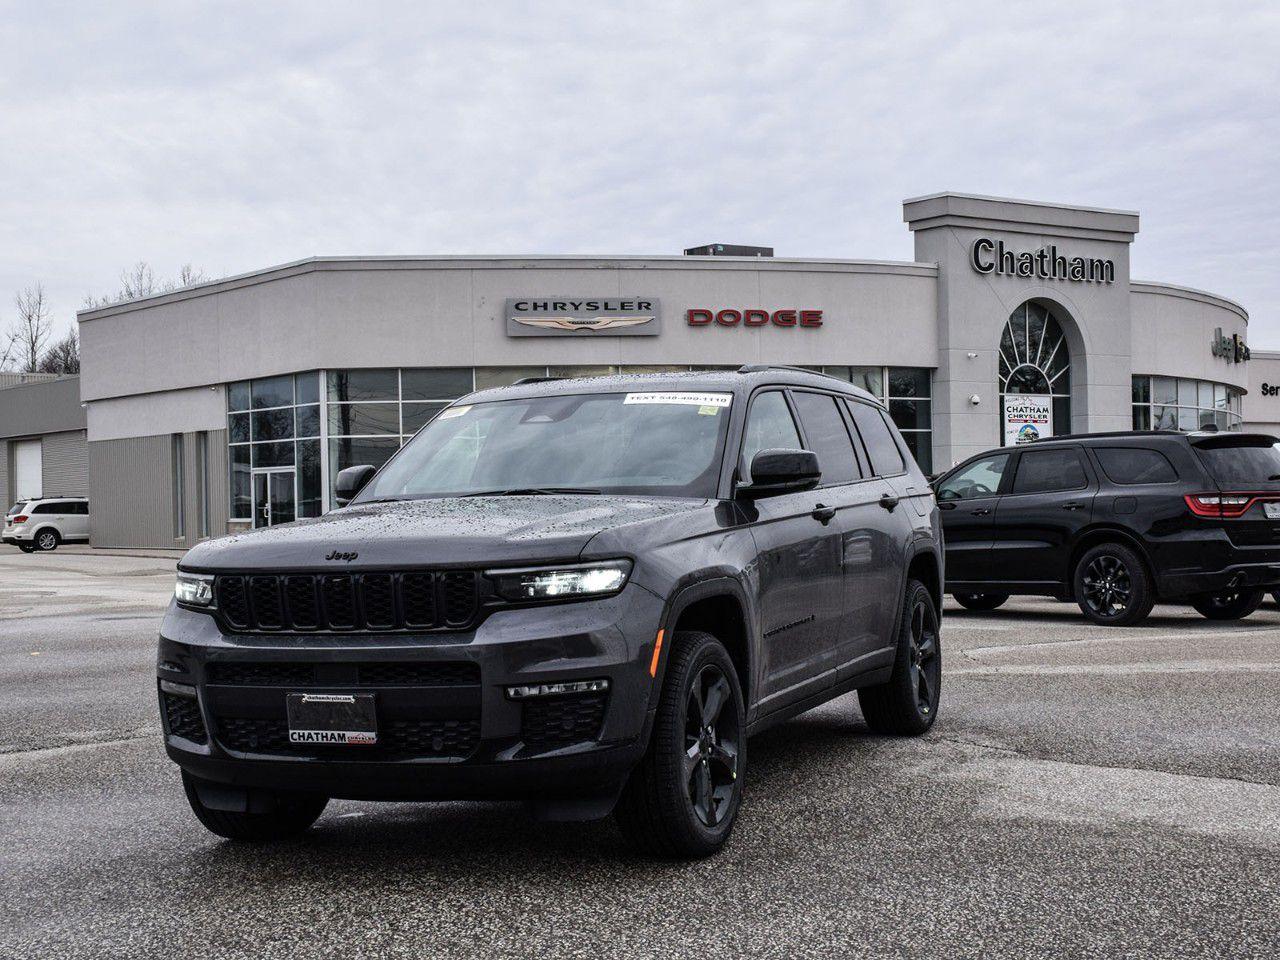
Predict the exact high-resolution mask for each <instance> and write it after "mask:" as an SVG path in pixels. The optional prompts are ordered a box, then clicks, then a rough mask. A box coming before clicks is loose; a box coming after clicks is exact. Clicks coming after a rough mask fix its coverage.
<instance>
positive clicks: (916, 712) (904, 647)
mask: <svg viewBox="0 0 1280 960" xmlns="http://www.w3.org/2000/svg"><path fill="white" fill-rule="evenodd" d="M941 696H942V639H941V635H940V633H939V629H938V611H937V607H936V606H935V605H934V602H933V595H932V594H931V593H930V592H929V589H928V588H927V587H926V586H925V585H924V584H923V583H921V582H920V581H918V580H909V581H908V582H907V589H906V594H905V596H904V597H903V601H902V619H901V621H900V625H899V627H898V651H897V656H896V658H895V659H894V663H893V673H892V674H890V676H889V679H888V680H886V681H885V682H884V683H881V684H877V685H876V686H874V687H862V688H861V689H860V690H858V705H859V706H860V707H861V708H862V718H863V719H864V720H866V721H867V726H869V727H870V728H871V729H872V730H873V731H874V732H876V733H884V734H893V735H896V736H913V737H918V736H920V734H922V733H925V732H926V731H928V729H929V728H930V727H931V726H933V722H934V720H935V719H936V718H937V716H938V703H939V701H940V699H941Z"/></svg>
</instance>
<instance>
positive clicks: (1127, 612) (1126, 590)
mask: <svg viewBox="0 0 1280 960" xmlns="http://www.w3.org/2000/svg"><path fill="white" fill-rule="evenodd" d="M1072 580H1073V585H1074V587H1075V589H1074V594H1075V598H1076V602H1077V603H1078V604H1079V605H1080V612H1081V613H1083V614H1084V615H1085V616H1086V617H1087V618H1088V619H1089V620H1091V621H1092V622H1094V623H1097V624H1103V625H1106V626H1116V627H1131V626H1134V625H1136V624H1138V623H1141V622H1142V621H1143V620H1145V619H1146V618H1147V616H1148V615H1149V614H1150V613H1151V608H1152V607H1153V606H1155V602H1156V594H1155V590H1154V588H1153V586H1152V581H1151V576H1150V574H1149V573H1147V567H1146V564H1144V563H1143V561H1142V558H1141V557H1139V556H1138V554H1137V553H1135V552H1134V551H1133V550H1132V549H1131V548H1130V547H1128V546H1126V545H1125V544H1122V543H1101V544H1098V546H1096V547H1092V548H1090V549H1089V550H1086V551H1085V552H1084V555H1083V556H1081V557H1080V559H1079V561H1077V563H1076V568H1075V574H1074V576H1073V577H1072Z"/></svg>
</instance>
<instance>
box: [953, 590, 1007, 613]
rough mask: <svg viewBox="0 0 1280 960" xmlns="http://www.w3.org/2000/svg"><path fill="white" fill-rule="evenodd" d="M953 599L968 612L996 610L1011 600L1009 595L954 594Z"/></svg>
mask: <svg viewBox="0 0 1280 960" xmlns="http://www.w3.org/2000/svg"><path fill="white" fill-rule="evenodd" d="M951 597H952V599H954V600H955V602H956V603H958V604H960V606H962V607H964V608H965V609H966V610H994V609H995V608H996V607H999V606H1002V605H1003V604H1004V602H1005V601H1006V600H1008V599H1009V595H1008V594H1007V593H953V594H952V595H951Z"/></svg>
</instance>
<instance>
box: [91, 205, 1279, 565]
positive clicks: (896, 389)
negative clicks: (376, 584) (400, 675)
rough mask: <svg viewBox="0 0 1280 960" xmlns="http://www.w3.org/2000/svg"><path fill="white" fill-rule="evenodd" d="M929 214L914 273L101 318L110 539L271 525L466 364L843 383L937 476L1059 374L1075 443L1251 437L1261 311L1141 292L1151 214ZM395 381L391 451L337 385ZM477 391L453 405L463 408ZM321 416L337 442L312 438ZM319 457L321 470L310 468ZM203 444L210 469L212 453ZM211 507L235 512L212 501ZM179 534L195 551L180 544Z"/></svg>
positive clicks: (98, 419) (179, 302) (571, 264)
mask: <svg viewBox="0 0 1280 960" xmlns="http://www.w3.org/2000/svg"><path fill="white" fill-rule="evenodd" d="M903 217H904V220H905V221H906V223H907V225H908V228H909V229H910V230H911V231H912V232H913V235H914V240H915V261H914V262H907V263H902V262H882V261H850V260H827V259H804V260H799V259H785V258H739V257H711V256H706V257H702V256H699V257H680V256H658V257H603V258H602V257H488V258H486V257H420V258H419V257H369V258H354V257H353V258H319V259H312V260H306V261H301V262H298V263H293V264H287V265H284V266H280V267H273V268H270V269H266V270H262V271H258V272H254V273H251V274H245V275H242V276H238V277H230V278H227V279H224V280H220V281H216V282H213V283H207V284H202V285H200V286H198V287H194V288H189V289H185V290H179V291H175V292H172V293H168V294H164V295H161V296H157V297H151V298H148V299H146V300H142V301H135V302H131V303H125V304H120V305H117V306H112V307H106V308H101V309H96V310H90V311H86V312H84V313H82V314H80V318H79V319H80V332H81V340H82V356H83V373H82V378H81V385H80V394H81V400H82V401H83V402H84V403H85V405H86V413H87V425H88V438H89V443H90V447H91V449H92V450H93V451H94V452H93V456H92V469H91V484H92V486H93V487H94V489H95V491H98V490H101V491H102V492H103V493H104V494H109V495H110V496H111V497H112V498H113V499H120V498H125V499H130V498H131V499H132V500H136V501H137V503H132V502H131V503H129V504H125V505H123V508H122V509H121V510H119V511H117V512H116V513H115V516H117V517H130V518H132V519H131V520H130V522H128V523H124V522H120V523H115V521H113V524H114V526H113V529H112V530H111V531H107V530H106V529H105V528H103V530H102V537H103V538H105V539H109V540H110V541H111V542H112V543H113V544H115V545H124V541H126V540H129V541H131V542H130V543H128V544H127V545H136V546H184V545H187V544H189V543H191V542H193V541H194V539H199V537H200V536H202V535H206V534H204V533H202V532H201V531H202V530H204V527H203V526H202V524H203V522H204V520H205V519H206V518H207V520H208V526H209V531H208V532H209V533H212V534H216V533H219V532H222V531H223V530H225V529H227V526H228V524H230V525H231V527H232V528H234V527H235V526H236V525H237V522H239V523H249V522H257V521H258V520H259V519H260V517H259V514H258V511H257V495H256V493H254V492H252V491H251V492H250V493H249V494H248V495H247V496H248V501H247V502H249V503H250V504H251V505H252V508H253V509H252V510H250V508H248V507H246V506H245V503H246V499H245V498H246V494H245V493H244V490H243V485H244V484H245V483H246V482H249V480H252V482H253V484H255V485H256V484H257V480H258V479H261V478H257V477H256V475H257V474H258V473H259V472H260V471H265V470H270V471H275V472H276V473H280V472H282V471H287V470H290V469H292V470H294V471H295V472H296V474H297V477H298V478H297V479H295V480H294V483H295V489H296V491H297V497H298V502H299V503H301V502H302V501H303V500H304V499H307V494H306V493H305V492H304V490H303V487H302V484H303V483H304V481H303V480H302V479H300V478H301V477H302V475H303V473H304V472H306V471H310V474H317V473H318V475H319V476H320V477H322V478H323V481H322V482H323V483H328V482H329V481H331V478H332V476H333V474H334V473H335V472H336V470H337V469H338V468H339V467H341V466H342V465H344V464H345V463H346V460H345V459H344V458H350V457H352V456H358V455H362V453H361V451H368V450H373V449H374V448H377V449H378V450H381V451H382V453H380V454H379V456H383V457H385V456H386V455H389V452H390V451H393V450H394V448H395V446H396V445H397V444H398V443H399V442H400V440H401V438H402V437H403V436H407V435H408V434H410V433H412V430H413V429H416V425H417V423H419V422H421V419H420V415H419V413H414V414H413V417H411V412H412V411H411V408H415V407H421V408H425V407H428V406H430V405H431V404H430V403H426V404H424V403H419V402H417V400H420V399H421V397H420V396H418V397H413V396H410V392H409V388H408V376H409V374H410V373H413V374H415V375H417V374H418V373H421V372H422V371H431V370H435V371H442V370H443V371H446V372H449V371H451V372H452V373H451V376H452V377H453V381H454V382H458V383H463V384H464V387H465V386H466V384H474V385H477V386H480V385H484V384H486V383H491V382H501V379H502V377H503V376H509V377H510V378H514V377H515V376H516V375H518V374H527V373H529V372H533V373H552V374H554V373H558V372H563V371H566V370H567V371H568V372H570V373H573V372H581V373H589V372H592V371H597V370H605V369H616V368H619V367H621V368H624V369H626V368H631V369H644V368H647V367H671V366H719V365H737V364H743V363H777V364H793V365H802V366H816V367H822V368H825V369H827V370H828V372H833V373H835V374H836V375H839V376H845V377H849V378H853V379H855V382H863V381H865V382H867V383H873V384H880V390H881V395H882V396H883V397H885V399H886V400H887V402H888V403H889V405H890V407H891V409H892V410H893V412H894V415H895V419H897V420H898V421H899V424H900V426H903V427H904V428H906V429H909V430H910V431H912V435H911V437H910V440H911V442H912V443H913V449H914V450H916V451H917V452H918V454H917V455H918V456H919V457H920V458H921V460H922V464H924V463H925V462H926V461H927V462H928V464H927V465H928V467H929V468H930V469H933V470H940V469H943V468H945V467H947V466H949V465H950V464H951V463H953V462H955V461H957V460H959V459H962V458H964V457H967V456H969V455H971V454H973V453H976V452H979V451H981V450H985V449H988V448H990V447H993V446H998V445H1000V443H1001V442H1003V440H1004V435H1005V430H1004V418H1003V415H1002V395H1003V394H1005V393H1006V391H1008V393H1009V395H1015V394H1019V395H1020V394H1022V393H1028V392H1033V391H1034V390H1035V387H1034V386H1032V387H1028V384H1034V383H1037V382H1041V381H1038V380H1036V378H1037V377H1041V378H1042V382H1043V383H1044V393H1045V396H1046V402H1048V400H1049V398H1052V410H1053V412H1054V416H1055V418H1056V422H1054V423H1053V426H1052V432H1053V433H1058V434H1060V433H1064V432H1068V431H1073V432H1083V431H1097V430H1111V429H1129V428H1130V427H1131V426H1133V425H1135V424H1138V423H1140V422H1142V423H1147V422H1150V424H1151V425H1152V426H1161V425H1165V426H1167V425H1169V424H1170V423H1172V424H1175V425H1186V424H1198V423H1199V424H1203V423H1213V422H1214V418H1215V416H1216V417H1217V422H1218V423H1219V424H1220V425H1222V426H1223V427H1230V428H1234V427H1236V426H1238V425H1239V421H1240V413H1239V405H1240V397H1241V395H1244V394H1246V393H1249V400H1247V401H1246V402H1248V403H1250V404H1252V402H1253V400H1252V398H1253V393H1252V392H1250V391H1256V387H1255V386H1253V385H1251V383H1250V368H1251V366H1253V365H1258V360H1257V359H1255V360H1254V361H1253V364H1250V363H1248V362H1240V361H1241V360H1242V359H1243V355H1242V354H1239V351H1238V350H1237V352H1236V354H1232V355H1228V354H1229V351H1226V350H1225V349H1222V345H1223V344H1224V343H1230V344H1240V345H1243V344H1245V343H1247V339H1248V337H1247V331H1248V316H1247V314H1246V312H1245V310H1244V309H1243V308H1242V307H1241V306H1239V305H1238V304H1235V303H1233V302H1232V301H1230V300H1228V299H1226V298H1223V297H1220V296H1217V295H1215V294H1210V293H1204V292H1201V291H1195V290H1189V289H1186V288H1183V287H1179V286H1174V285H1170V284H1160V283H1150V282H1143V281H1137V280H1133V279H1132V278H1131V277H1130V271H1129V249H1130V245H1131V244H1132V243H1133V242H1134V239H1135V236H1136V235H1137V233H1138V227H1139V223H1138V215H1137V214H1136V213H1134V212H1131V211H1116V210H1098V209H1093V208H1085V207H1075V206H1066V205H1058V204H1043V203H1034V202H1027V201H1013V200H1002V199H998V198H989V197H975V196H968V195H962V194H954V193H945V194H937V195H933V196H929V197H921V198H916V199H912V200H908V201H906V202H905V203H904V205H903ZM512 303H525V304H530V303H532V304H535V306H534V308H533V316H535V317H536V316H537V310H538V309H543V308H545V309H546V310H548V311H549V313H548V316H551V315H553V314H557V315H558V314H560V313H564V312H566V311H567V312H573V309H574V308H575V307H578V308H581V307H584V305H588V304H591V305H594V306H599V305H601V304H604V305H606V306H607V305H609V304H622V305H630V306H633V307H634V306H635V305H636V304H645V305H648V304H652V308H651V309H645V310H642V311H641V312H642V313H644V314H645V315H644V316H641V317H635V318H631V319H629V320H626V321H625V322H626V323H627V324H630V326H628V327H623V326H619V325H614V326H610V325H608V324H599V323H597V324H596V326H597V327H598V329H575V330H573V332H569V333H567V332H566V331H565V330H563V329H552V325H550V324H547V325H543V326H541V327H539V326H536V325H530V326H519V327H513V322H514V321H513V319H512V317H511V316H510V314H511V312H512V311H511V308H510V305H511V304H512ZM553 308H555V309H553ZM590 309H591V308H588V313H589V312H590ZM578 312H579V313H581V310H579V311H578ZM624 312H625V311H624ZM797 317H801V321H797ZM596 319H597V320H598V319H599V318H596ZM573 322H574V323H584V324H585V323H591V322H594V321H592V318H591V317H589V316H588V317H586V319H585V320H583V319H582V317H578V319H577V320H574V321H573ZM1024 327H1025V330H1024V329H1023V328H1024ZM624 330H625V332H624ZM1051 331H1052V332H1051ZM513 334H516V335H513ZM1010 353H1013V354H1015V356H1014V357H1012V358H1011V357H1010ZM1024 354H1025V355H1024ZM1048 354H1052V356H1047V355H1048ZM1042 368H1043V369H1042ZM380 370H381V371H388V372H394V373H396V378H397V379H396V380H395V383H396V384H397V386H396V387H395V394H394V396H391V395H388V396H386V397H382V398H375V400H377V399H380V400H384V401H385V403H384V404H383V406H384V407H385V408H386V411H390V412H389V413H388V414H387V416H389V417H391V424H390V426H388V425H387V424H386V423H385V422H384V423H383V424H382V425H379V426H376V427H361V428H359V429H360V430H368V431H371V432H373V433H383V434H386V437H385V442H384V441H383V440H381V439H380V438H379V437H378V436H354V437H346V434H350V433H353V432H358V431H357V428H355V427H350V426H347V427H340V425H339V420H338V418H337V414H338V412H339V410H340V408H341V409H343V410H347V408H350V410H348V412H351V411H354V412H355V413H356V414H361V413H373V412H374V407H376V406H377V404H376V403H374V405H373V406H371V407H369V408H358V407H357V406H356V405H355V404H352V403H348V402H347V401H348V400H349V399H350V398H349V397H347V396H346V395H345V394H343V395H342V396H341V397H340V396H339V395H338V394H336V393H334V392H333V391H334V390H335V389H336V388H335V386H334V384H335V379H334V378H335V376H336V377H338V378H339V379H340V380H343V382H344V383H345V382H346V381H345V380H344V379H343V378H346V377H347V376H348V374H349V373H350V372H352V371H380ZM286 374H289V375H292V374H297V375H299V377H298V379H297V380H296V387H290V389H291V390H295V391H296V393H292V394H290V397H291V398H292V397H296V400H294V399H289V400H288V401H287V402H288V404H296V408H295V407H293V406H290V407H288V410H287V412H284V408H281V407H279V406H278V405H277V406H276V407H275V408H274V409H276V410H277V411H281V416H283V417H285V418H286V419H287V420H288V422H289V424H290V426H289V429H290V430H292V429H293V427H292V424H293V423H294V420H293V418H294V416H295V414H296V417H297V424H298V426H297V430H298V432H297V433H296V434H294V433H290V434H289V435H288V436H287V437H286V438H285V439H284V440H283V441H281V440H280V438H279V436H278V435H275V436H272V437H271V438H269V439H272V440H273V441H274V442H275V444H276V447H280V448H281V449H283V447H282V443H283V444H288V443H294V444H295V445H296V447H295V448H294V452H292V453H289V454H288V457H287V458H286V457H284V456H283V455H282V454H280V452H279V451H278V450H276V451H270V452H271V453H272V458H271V459H268V458H266V457H265V456H264V457H263V458H259V452H260V450H259V447H258V441H259V440H260V439H261V438H260V437H259V436H258V432H257V431H258V426H257V417H258V414H257V413H256V410H257V408H258V407H259V406H262V405H263V404H259V403H258V401H257V399H256V397H255V398H254V399H253V400H252V401H250V400H248V399H246V400H245V401H244V404H245V406H244V407H243V409H244V413H239V412H238V410H240V409H241V408H240V407H237V406H236V402H237V401H235V400H234V399H233V394H235V395H239V393H243V395H244V396H245V397H246V398H247V397H249V396H250V394H249V390H250V384H251V383H252V384H258V383H262V384H267V383H268V382H271V383H275V384H276V386H278V385H279V382H281V381H279V378H280V377H281V376H282V375H286ZM459 376H461V379H459ZM268 378H276V380H275V381H269V380H268ZM468 378H469V379H468ZM857 378H863V380H858V379H857ZM1254 379H1256V378H1254ZM1273 380H1274V381H1280V377H1274V378H1273ZM389 382H390V381H389ZM317 384H318V386H317ZM229 385H238V386H235V388H234V389H232V387H231V386H229ZM464 387H458V388H456V389H454V391H453V393H450V394H448V395H443V396H439V397H435V396H433V397H431V398H429V399H430V400H431V401H447V400H448V399H449V397H450V396H452V395H454V394H456V393H457V390H460V389H464ZM304 388H305V389H304ZM466 388H469V387H466ZM343 389H345V387H344V388H343ZM326 391H328V392H327V393H326ZM304 392H305V393H306V394H307V395H306V397H304V396H303V394H304ZM317 392H318V394H319V396H318V398H317V397H316V393H317ZM1197 396H1198V397H1199V400H1198V401H1197V399H1196V398H1197ZM1188 398H1190V399H1188ZM366 399H367V398H366ZM273 402H275V401H271V402H267V404H266V405H267V406H270V405H271V403H273ZM280 402H284V401H280ZM362 402H363V401H362ZM250 406H252V407H253V410H250ZM1276 406H1277V407H1280V398H1277V403H1276ZM393 408H394V409H393ZM304 412H307V413H308V420H309V422H311V423H312V424H313V427H312V433H305V434H304V432H303V426H302V418H303V413H304ZM344 415H345V414H344ZM415 417H416V418H417V419H414V418H415ZM1277 418H1278V419H1280V415H1278V417H1277ZM277 419H280V417H277ZM355 419H359V417H356V418H355ZM385 420H386V417H384V421H385ZM411 421H412V423H411ZM317 422H318V423H319V426H314V424H315V423H317ZM344 422H345V421H344ZM251 423H252V424H253V426H252V428H251V427H250V424H251ZM272 429H278V428H272ZM335 431H337V433H335ZM339 433H340V434H342V435H343V436H342V437H340V438H339V439H335V437H338V434H339ZM178 437H181V438H183V439H181V440H178V439H176V438H178ZM146 438H152V439H150V440H147V439H146ZM294 438H296V439H294ZM308 438H310V439H308ZM339 440H341V442H339ZM348 441H350V442H348ZM365 441H368V442H365ZM238 447H239V449H238ZM304 447H306V450H307V452H306V453H305V455H306V456H310V457H313V458H318V460H317V462H313V463H312V464H311V466H310V467H307V468H305V470H304V459H303V458H304ZM197 449H200V450H205V451H206V452H205V453H203V454H201V455H199V456H195V455H194V454H193V451H194V450H197ZM353 450H355V451H357V452H355V453H353V452H352V451H353ZM316 451H319V452H318V453H317V452H316ZM261 452H262V453H264V454H266V453H267V452H269V451H268V448H267V447H265V446H264V447H262V449H261ZM143 461H145V464H144V463H142V462H143ZM152 461H154V462H152ZM181 465H185V466H181ZM186 469H192V470H195V471H196V472H197V474H198V476H196V477H187V476H185V474H183V471H184V470H186ZM141 470H148V471H149V475H148V478H147V479H146V482H137V483H132V482H131V481H130V476H131V474H132V473H133V472H135V471H141ZM250 474H252V475H254V477H249V479H248V480H247V479H246V478H247V477H248V475H250ZM307 482H308V483H314V482H315V481H314V480H312V481H307ZM254 489H255V490H256V489H257V488H256V486H255V488H254ZM263 489H264V490H265V489H267V488H266V487H263ZM193 491H201V492H200V494H199V496H200V498H206V499H209V498H211V499H212V500H214V501H217V502H216V503H215V504H214V505H213V506H209V505H208V504H204V503H202V502H201V500H200V499H197V500H190V498H191V497H192V496H193V495H194V494H193ZM96 495H97V494H96V492H95V496H96ZM178 496H180V497H181V498H182V499H183V500H184V501H185V502H186V504H187V506H186V509H185V510H184V511H182V514H183V515H181V516H179V515H178V514H177V513H175V510H174V509H173V508H172V504H164V503H161V504H159V505H157V504H156V501H157V500H159V501H164V500H166V498H168V499H170V500H171V499H172V498H173V497H178ZM310 502H311V503H312V504H313V506H312V509H320V508H323V507H327V506H328V505H329V502H330V501H329V498H328V493H327V490H325V491H322V492H319V493H316V492H315V491H313V492H312V494H311V496H310ZM193 512H194V513H196V514H198V515H199V517H200V519H201V523H193V522H192V517H191V514H192V513H193ZM178 524H181V526H182V528H183V535H182V536H181V537H176V536H174V535H173V534H174V533H175V529H176V526H177V525H178ZM96 539H97V538H96ZM142 541H145V542H142Z"/></svg>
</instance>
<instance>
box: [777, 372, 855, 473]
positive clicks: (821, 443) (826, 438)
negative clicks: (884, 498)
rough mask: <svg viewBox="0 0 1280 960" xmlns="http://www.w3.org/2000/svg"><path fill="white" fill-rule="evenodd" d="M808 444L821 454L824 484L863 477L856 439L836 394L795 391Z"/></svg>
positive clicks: (820, 466) (820, 462)
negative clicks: (859, 472) (841, 410)
mask: <svg viewBox="0 0 1280 960" xmlns="http://www.w3.org/2000/svg"><path fill="white" fill-rule="evenodd" d="M791 396H792V399H794V400H795V402H796V409H797V410H798V411H799V413H800V423H801V424H802V425H803V426H804V435H805V439H806V440H807V441H808V448H809V449H810V450H812V451H813V452H814V453H816V454H817V455H818V469H819V470H821V471H822V483H823V485H824V486H825V485H827V484H832V483H849V482H850V481H851V480H856V479H858V477H859V474H858V466H857V462H856V460H855V459H854V454H853V441H852V440H850V439H849V431H848V429H847V428H846V427H845V425H844V417H842V416H841V415H840V409H839V408H838V407H837V406H836V398H835V397H830V396H827V395H826V394H822V393H793V394H792V395H791Z"/></svg>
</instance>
